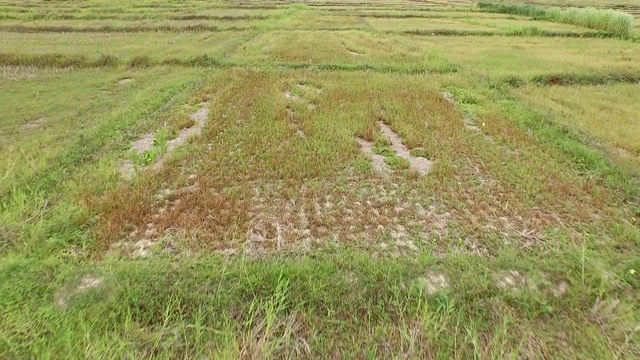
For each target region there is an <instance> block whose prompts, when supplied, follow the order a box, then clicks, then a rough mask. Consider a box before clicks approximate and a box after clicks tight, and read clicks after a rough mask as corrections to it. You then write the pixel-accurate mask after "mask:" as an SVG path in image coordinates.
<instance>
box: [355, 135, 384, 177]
mask: <svg viewBox="0 0 640 360" xmlns="http://www.w3.org/2000/svg"><path fill="white" fill-rule="evenodd" d="M356 141H357V142H358V144H360V151H362V153H363V154H364V155H366V156H367V157H370V158H371V163H372V165H373V169H374V170H375V171H376V172H377V173H379V174H386V173H389V172H390V171H391V168H390V167H389V165H387V164H386V163H385V162H384V156H382V155H378V154H374V153H373V146H374V144H373V143H372V142H371V141H367V140H365V139H362V138H356Z"/></svg>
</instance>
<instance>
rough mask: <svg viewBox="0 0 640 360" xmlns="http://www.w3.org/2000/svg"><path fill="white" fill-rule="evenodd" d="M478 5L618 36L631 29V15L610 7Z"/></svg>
mask: <svg viewBox="0 0 640 360" xmlns="http://www.w3.org/2000/svg"><path fill="white" fill-rule="evenodd" d="M478 7H479V8H480V9H482V10H483V11H487V12H495V13H501V14H514V15H524V16H530V17H532V18H534V19H542V20H547V21H553V22H558V23H563V24H571V25H578V26H584V27H586V28H590V29H596V30H602V31H607V32H611V33H614V34H617V35H620V36H627V35H629V34H630V33H631V31H632V29H633V16H631V15H629V14H627V13H624V12H620V11H615V10H611V9H595V8H568V9H560V8H557V7H556V8H549V9H545V8H541V7H538V6H535V5H529V4H498V3H493V2H480V3H478ZM531 30H532V29H530V31H531Z"/></svg>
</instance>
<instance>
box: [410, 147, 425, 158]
mask: <svg viewBox="0 0 640 360" xmlns="http://www.w3.org/2000/svg"><path fill="white" fill-rule="evenodd" d="M409 153H410V154H411V156H414V157H422V158H425V159H428V158H429V153H428V152H427V150H426V149H423V148H415V149H411V151H409Z"/></svg>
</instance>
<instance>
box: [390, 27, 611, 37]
mask: <svg viewBox="0 0 640 360" xmlns="http://www.w3.org/2000/svg"><path fill="white" fill-rule="evenodd" d="M384 33H385V34H403V35H417V36H540V37H567V38H599V39H605V38H613V37H616V35H615V34H612V33H609V32H604V31H586V32H574V31H549V30H543V29H540V28H538V27H535V26H532V27H527V28H523V29H518V30H513V31H506V32H501V31H485V30H455V29H433V30H404V31H394V30H389V31H384Z"/></svg>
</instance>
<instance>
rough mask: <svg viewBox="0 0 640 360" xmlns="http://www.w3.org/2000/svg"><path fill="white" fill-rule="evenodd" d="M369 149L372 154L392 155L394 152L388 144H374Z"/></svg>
mask: <svg viewBox="0 0 640 360" xmlns="http://www.w3.org/2000/svg"><path fill="white" fill-rule="evenodd" d="M371 151H373V153H374V154H377V155H382V156H394V155H395V154H396V152H395V151H393V149H392V148H390V147H389V146H375V147H374V148H373V149H372V150H371Z"/></svg>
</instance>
